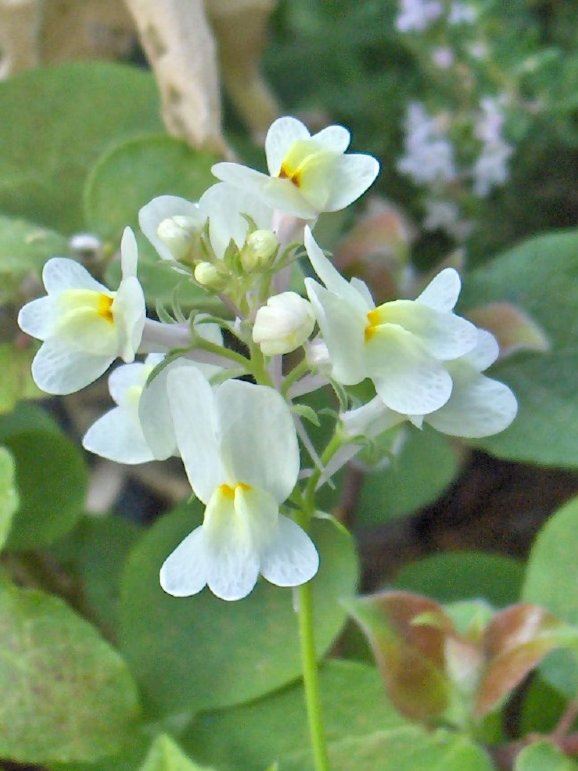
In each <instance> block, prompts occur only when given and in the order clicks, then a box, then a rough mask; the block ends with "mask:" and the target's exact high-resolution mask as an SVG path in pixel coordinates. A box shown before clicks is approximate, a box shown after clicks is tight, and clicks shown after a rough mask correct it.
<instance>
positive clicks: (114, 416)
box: [82, 353, 164, 464]
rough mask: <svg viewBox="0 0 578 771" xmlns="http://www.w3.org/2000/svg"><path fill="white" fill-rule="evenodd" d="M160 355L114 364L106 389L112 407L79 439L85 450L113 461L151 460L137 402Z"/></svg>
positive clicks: (161, 355)
mask: <svg viewBox="0 0 578 771" xmlns="http://www.w3.org/2000/svg"><path fill="white" fill-rule="evenodd" d="M163 358H164V355H163V354H159V353H151V354H149V355H148V356H147V358H146V359H145V361H144V363H143V362H134V363H133V364H123V365H122V366H121V367H117V368H116V369H115V370H114V372H112V373H111V375H110V376H109V378H108V390H109V392H110V395H111V396H112V398H113V399H114V401H115V402H116V405H117V406H116V407H114V408H113V409H112V410H109V412H107V413H105V414H104V415H103V416H102V417H101V418H99V419H98V420H97V421H96V422H95V423H93V424H92V426H91V427H90V428H89V429H88V431H87V432H86V434H85V435H84V439H83V440H82V445H83V447H84V449H85V450H88V451H89V452H93V453H95V455H100V456H101V457H102V458H108V459H109V460H113V461H115V462H116V463H129V464H134V463H146V462H147V461H151V460H154V459H155V458H154V455H153V453H152V451H151V448H150V447H149V445H148V443H147V441H146V439H145V437H144V434H143V430H142V426H141V421H140V418H139V409H138V408H139V403H140V399H141V395H142V392H143V389H144V387H145V385H146V381H147V378H148V376H149V375H150V374H151V372H152V371H153V369H154V367H155V366H156V365H157V364H159V363H160V362H161V361H162V359H163Z"/></svg>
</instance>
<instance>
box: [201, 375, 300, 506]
mask: <svg viewBox="0 0 578 771" xmlns="http://www.w3.org/2000/svg"><path fill="white" fill-rule="evenodd" d="M215 398H216V402H217V409H218V413H219V419H220V430H221V458H222V461H223V464H224V466H225V468H226V470H227V472H228V477H229V478H230V479H231V480H233V481H234V482H245V483H246V484H249V485H251V486H255V487H259V488H261V489H262V490H266V491H267V492H268V493H270V494H271V495H273V497H274V498H275V500H276V501H277V502H278V503H281V502H282V501H284V500H285V499H286V498H287V497H288V495H289V494H290V493H291V491H292V490H293V488H294V487H295V483H296V482H297V475H298V474H299V447H298V444H297V435H296V432H295V426H294V423H293V418H292V417H291V412H290V410H289V407H288V406H287V403H286V402H285V400H284V399H283V397H282V396H281V395H280V394H279V393H277V391H274V390H273V389H272V388H268V387H267V386H259V385H253V384H251V383H245V382H243V381H241V380H228V381H227V382H226V383H223V385H221V386H219V387H218V388H217V389H216V394H215Z"/></svg>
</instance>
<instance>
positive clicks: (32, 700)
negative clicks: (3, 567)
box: [0, 584, 139, 763]
mask: <svg viewBox="0 0 578 771" xmlns="http://www.w3.org/2000/svg"><path fill="white" fill-rule="evenodd" d="M0 694H1V698H0V705H1V706H0V724H1V725H2V731H1V732H0V757H3V758H7V759H11V760H15V761H19V762H23V763H50V762H68V761H74V760H97V759H98V758H100V757H102V756H105V755H108V754H111V753H113V752H116V751H118V749H119V748H120V747H121V746H122V745H123V744H124V743H127V742H130V737H131V731H132V730H133V728H134V725H135V721H136V720H137V718H138V712H139V708H138V699H137V692H136V688H135V685H134V683H133V680H132V677H131V675H130V673H129V671H128V669H127V667H126V665H125V664H124V662H123V660H122V659H121V657H120V656H119V655H118V653H116V652H115V651H114V650H113V649H112V648H111V647H110V646H109V645H108V644H107V643H105V642H104V640H102V638H101V637H100V636H99V635H98V633H97V632H96V630H95V629H94V628H93V627H91V626H90V624H88V623H86V621H83V620H82V619H81V618H79V617H78V616H77V615H76V614H75V613H73V611H72V610H70V608H68V607H67V606H66V605H65V604H64V603H63V602H62V601H61V600H59V599H57V598H55V597H50V596H49V595H47V594H44V593H43V592H38V591H32V590H24V589H16V588H13V587H10V586H9V585H6V584H3V585H1V586H0Z"/></svg>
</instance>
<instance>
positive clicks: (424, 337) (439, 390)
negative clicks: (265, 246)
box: [305, 228, 477, 415]
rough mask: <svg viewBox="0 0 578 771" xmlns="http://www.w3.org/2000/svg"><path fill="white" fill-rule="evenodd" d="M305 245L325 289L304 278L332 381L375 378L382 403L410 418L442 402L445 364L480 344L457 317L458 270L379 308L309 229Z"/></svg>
mask: <svg viewBox="0 0 578 771" xmlns="http://www.w3.org/2000/svg"><path fill="white" fill-rule="evenodd" d="M305 246H306V248H307V254H308V255H309V259H310V260H311V264H312V265H313V268H314V269H315V272H316V273H317V275H318V276H319V278H320V279H321V280H322V281H323V282H324V284H325V287H323V286H320V285H319V284H318V283H317V282H315V281H314V280H313V279H310V278H308V279H306V280H305V284H306V287H307V293H308V295H309V299H310V300H311V303H312V305H313V310H314V312H315V315H316V317H317V323H318V324H319V328H320V330H321V335H322V337H323V339H324V341H325V343H326V344H327V347H328V349H329V355H330V357H331V362H332V367H333V369H332V376H333V378H334V379H335V380H337V381H338V382H340V383H343V384H344V385H354V384H355V383H359V382H361V381H362V380H364V379H365V378H366V377H369V378H371V380H372V381H373V383H374V385H375V388H376V390H377V393H378V394H379V396H380V397H381V398H382V400H383V402H384V403H385V404H386V405H387V406H388V407H389V408H390V409H392V410H395V411H396V412H400V413H402V414H405V415H412V414H427V413H429V412H433V411H434V410H437V409H439V408H440V407H441V406H442V405H444V404H445V403H446V402H447V400H448V399H449V397H450V394H451V390H452V379H451V377H450V375H449V374H448V372H447V368H446V366H445V362H447V361H451V360H453V359H457V358H459V357H460V356H463V355H464V354H466V353H468V352H469V351H471V350H472V349H473V348H474V346H475V345H476V341H477V331H476V328H475V326H474V325H473V324H471V323H470V322H469V321H466V320H465V319H461V318H460V317H459V316H456V315H455V314H454V313H452V310H453V307H454V305H455V304H456V302H457V298H458V295H459V291H460V280H459V276H458V274H457V272H456V271H455V270H453V269H451V268H447V269H446V270H443V271H442V272H441V273H439V274H438V275H437V276H436V277H435V278H434V279H433V281H432V282H431V283H430V284H429V286H428V287H426V289H425V290H424V291H423V292H422V293H421V294H420V296H419V297H418V298H417V299H416V300H413V301H412V300H396V301H395V302H387V303H384V304H383V305H380V306H379V307H378V308H376V307H375V305H374V302H373V300H372V298H371V294H370V293H369V290H368V288H367V286H366V285H365V284H364V283H363V282H362V281H359V279H355V278H353V279H352V280H351V282H347V281H346V280H345V279H344V278H343V277H342V276H341V275H340V274H339V272H338V271H337V270H336V269H335V268H334V267H333V265H332V264H331V263H330V262H329V260H328V259H327V258H326V257H325V255H324V254H323V252H322V251H321V249H320V248H319V247H318V246H317V244H316V243H315V241H314V239H313V236H312V235H311V231H310V230H309V229H308V228H306V229H305Z"/></svg>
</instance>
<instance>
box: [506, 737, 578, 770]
mask: <svg viewBox="0 0 578 771" xmlns="http://www.w3.org/2000/svg"><path fill="white" fill-rule="evenodd" d="M577 769H578V763H575V762H574V761H573V760H572V759H571V758H569V757H567V756H566V755H564V754H563V753H562V752H560V750H559V749H557V748H556V747H554V746H553V745H552V744H550V742H547V741H541V742H536V743H535V744H531V745H530V746H529V747H525V748H524V749H523V750H522V752H521V753H520V754H519V755H518V757H517V758H516V764H515V766H514V771H576V770H577Z"/></svg>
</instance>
